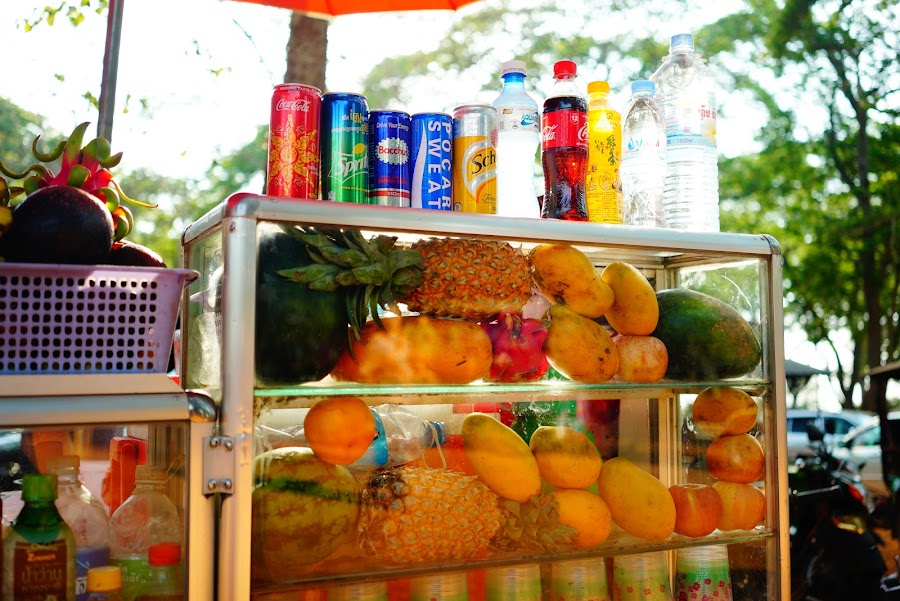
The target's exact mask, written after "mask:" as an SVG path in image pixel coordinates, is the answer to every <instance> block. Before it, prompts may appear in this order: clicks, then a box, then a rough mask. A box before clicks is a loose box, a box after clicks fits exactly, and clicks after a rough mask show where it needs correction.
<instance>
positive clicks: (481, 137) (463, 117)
mask: <svg viewBox="0 0 900 601" xmlns="http://www.w3.org/2000/svg"><path fill="white" fill-rule="evenodd" d="M496 147H497V112H496V110H495V109H494V107H492V106H490V105H487V104H466V105H462V106H458V107H456V108H455V109H454V110H453V210H454V211H464V212H466V213H490V214H494V213H496V212H497V150H496Z"/></svg>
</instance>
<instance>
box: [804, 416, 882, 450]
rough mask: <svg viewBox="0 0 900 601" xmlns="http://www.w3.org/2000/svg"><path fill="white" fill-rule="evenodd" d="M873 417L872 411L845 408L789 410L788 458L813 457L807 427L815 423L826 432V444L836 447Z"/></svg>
mask: <svg viewBox="0 0 900 601" xmlns="http://www.w3.org/2000/svg"><path fill="white" fill-rule="evenodd" d="M872 417H877V416H876V415H875V414H874V413H872V412H871V411H857V410H854V409H844V410H843V411H840V412H829V411H819V410H816V409H788V410H787V451H788V459H789V460H791V461H793V460H794V459H796V458H797V457H798V456H804V457H811V456H812V455H814V454H815V453H814V451H813V449H812V448H811V447H810V446H809V436H808V435H807V433H806V428H807V426H808V425H809V424H811V423H814V424H815V425H816V426H818V427H819V429H820V430H821V431H822V432H825V444H826V445H828V447H829V448H831V447H834V446H835V445H836V443H837V442H839V441H840V440H841V439H842V438H843V437H844V436H845V435H846V434H847V433H848V432H850V430H852V429H853V428H855V427H857V426H859V425H862V424H864V423H866V422H868V421H869V420H871V418H872Z"/></svg>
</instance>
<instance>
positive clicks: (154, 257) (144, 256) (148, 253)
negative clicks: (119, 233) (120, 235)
mask: <svg viewBox="0 0 900 601" xmlns="http://www.w3.org/2000/svg"><path fill="white" fill-rule="evenodd" d="M103 263H104V264H105V265H130V266H132V267H166V264H165V262H164V261H163V260H162V257H160V256H159V255H158V254H157V253H156V251H155V250H153V249H150V248H147V247H146V246H141V245H140V244H135V243H134V242H128V241H127V240H121V241H119V242H115V243H113V245H112V249H111V250H110V251H109V256H108V257H106V259H105V260H104V261H103Z"/></svg>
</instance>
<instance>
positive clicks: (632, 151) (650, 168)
mask: <svg viewBox="0 0 900 601" xmlns="http://www.w3.org/2000/svg"><path fill="white" fill-rule="evenodd" d="M654 91H655V85H654V84H653V82H652V81H647V80H644V79H642V80H638V81H634V82H632V83H631V99H630V100H629V102H628V108H627V109H626V110H625V119H624V121H623V124H622V167H621V170H620V172H621V175H622V206H623V220H622V221H623V223H625V224H626V225H641V226H650V227H664V226H665V224H666V222H665V215H664V213H663V184H664V181H665V178H666V130H665V122H664V121H663V116H662V112H661V111H660V109H659V105H658V104H657V103H656V100H655V99H654V97H653V95H654Z"/></svg>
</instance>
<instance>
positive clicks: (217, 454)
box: [203, 436, 234, 495]
mask: <svg viewBox="0 0 900 601" xmlns="http://www.w3.org/2000/svg"><path fill="white" fill-rule="evenodd" d="M203 447H204V457H203V494H204V495H213V494H216V493H219V494H223V495H230V494H232V493H233V492H234V440H233V439H232V438H230V437H228V436H210V437H208V438H204V439H203Z"/></svg>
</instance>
